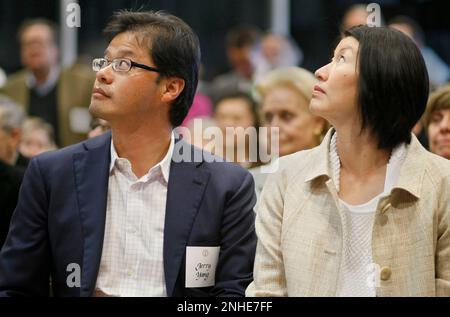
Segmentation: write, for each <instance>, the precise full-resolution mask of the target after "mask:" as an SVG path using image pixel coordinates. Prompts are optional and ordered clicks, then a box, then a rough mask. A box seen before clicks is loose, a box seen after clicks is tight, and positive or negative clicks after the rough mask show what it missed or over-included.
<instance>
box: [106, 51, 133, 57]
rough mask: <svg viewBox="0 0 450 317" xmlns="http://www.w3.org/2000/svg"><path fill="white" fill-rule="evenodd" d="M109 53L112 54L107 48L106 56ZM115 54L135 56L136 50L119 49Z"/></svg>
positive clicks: (117, 55) (118, 55)
mask: <svg viewBox="0 0 450 317" xmlns="http://www.w3.org/2000/svg"><path fill="white" fill-rule="evenodd" d="M109 54H110V52H109V50H108V49H106V50H105V52H104V56H107V55H109ZM115 55H116V57H126V56H130V57H134V56H135V54H134V52H133V51H132V50H129V49H120V50H118V51H117V53H116V54H115Z"/></svg>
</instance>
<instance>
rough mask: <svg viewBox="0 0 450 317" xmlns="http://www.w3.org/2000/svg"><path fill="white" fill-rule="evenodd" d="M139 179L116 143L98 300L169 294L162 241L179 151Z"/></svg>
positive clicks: (171, 143) (113, 152) (98, 285)
mask: <svg viewBox="0 0 450 317" xmlns="http://www.w3.org/2000/svg"><path fill="white" fill-rule="evenodd" d="M174 143H175V142H174V135H173V133H172V136H171V141H170V146H169V150H168V151H167V154H166V156H165V157H164V158H163V159H162V160H161V162H159V163H158V164H156V165H155V166H154V167H152V168H151V169H150V170H149V171H148V173H147V174H146V175H144V176H143V177H141V178H140V179H137V177H136V176H135V175H134V173H133V171H132V169H131V164H130V162H129V161H128V160H127V159H124V158H119V157H118V155H117V152H116V150H115V148H114V144H113V142H112V141H111V164H110V174H109V185H108V186H109V187H108V200H107V208H106V224H105V236H104V241H103V252H102V258H101V262H100V270H99V274H98V277H97V284H96V290H95V292H94V296H103V295H106V296H126V297H132V296H139V297H143V296H160V297H161V296H167V292H166V283H165V277H164V262H163V241H164V220H165V214H166V200H167V185H168V182H169V172H170V163H171V160H172V154H173V149H174Z"/></svg>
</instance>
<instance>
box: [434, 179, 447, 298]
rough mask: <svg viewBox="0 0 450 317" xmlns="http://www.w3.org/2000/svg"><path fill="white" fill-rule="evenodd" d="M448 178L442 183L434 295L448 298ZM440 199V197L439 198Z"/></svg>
mask: <svg viewBox="0 0 450 317" xmlns="http://www.w3.org/2000/svg"><path fill="white" fill-rule="evenodd" d="M449 193H450V176H447V177H446V178H445V181H444V190H442V191H441V195H443V199H442V203H441V204H440V205H441V208H440V209H441V210H440V212H439V215H438V235H437V243H436V295H437V296H442V297H449V296H450V198H449ZM441 197H442V196H441Z"/></svg>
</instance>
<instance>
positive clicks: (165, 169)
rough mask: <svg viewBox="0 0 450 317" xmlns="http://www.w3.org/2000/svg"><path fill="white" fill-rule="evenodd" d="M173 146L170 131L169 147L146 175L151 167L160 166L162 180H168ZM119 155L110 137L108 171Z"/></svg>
mask: <svg viewBox="0 0 450 317" xmlns="http://www.w3.org/2000/svg"><path fill="white" fill-rule="evenodd" d="M174 148H175V135H174V133H173V132H172V133H171V135H170V145H169V149H168V150H167V153H166V155H165V156H164V158H163V159H162V160H161V161H160V162H159V163H158V164H156V165H155V166H153V167H152V168H151V169H150V170H149V171H148V173H147V176H148V175H149V174H150V172H151V171H152V170H153V169H156V168H161V172H162V175H163V177H164V180H165V181H166V182H167V183H168V182H169V174H170V163H171V161H172V155H173V151H174ZM119 158H120V157H119V155H118V154H117V151H116V149H115V147H114V142H113V140H112V138H111V162H110V164H109V172H110V173H111V172H112V171H113V169H114V167H115V166H116V160H117V159H119Z"/></svg>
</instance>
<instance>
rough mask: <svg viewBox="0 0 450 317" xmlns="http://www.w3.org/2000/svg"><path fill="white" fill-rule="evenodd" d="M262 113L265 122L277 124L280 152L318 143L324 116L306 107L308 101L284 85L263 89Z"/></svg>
mask: <svg viewBox="0 0 450 317" xmlns="http://www.w3.org/2000/svg"><path fill="white" fill-rule="evenodd" d="M262 116H263V120H264V125H265V126H267V127H278V128H279V145H280V153H279V154H280V156H284V155H288V154H292V153H295V152H298V151H300V150H305V149H309V148H312V147H315V146H317V145H318V144H319V143H320V136H321V133H322V131H323V130H324V128H325V120H323V119H322V118H320V117H317V116H314V115H313V114H311V112H310V111H309V101H308V100H307V99H306V98H305V97H303V95H301V94H300V93H299V92H298V91H297V90H296V89H295V88H293V87H289V86H285V85H283V86H282V85H278V86H275V87H273V88H271V89H270V90H269V91H268V92H266V93H265V95H264V99H263V102H262Z"/></svg>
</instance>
